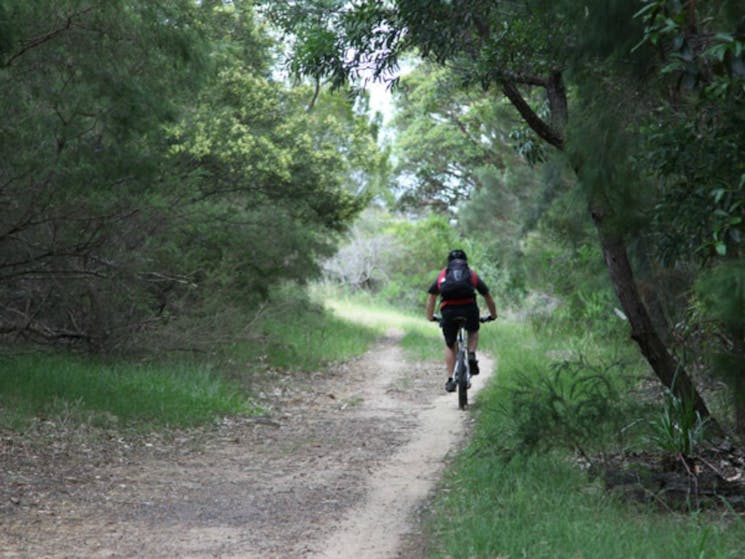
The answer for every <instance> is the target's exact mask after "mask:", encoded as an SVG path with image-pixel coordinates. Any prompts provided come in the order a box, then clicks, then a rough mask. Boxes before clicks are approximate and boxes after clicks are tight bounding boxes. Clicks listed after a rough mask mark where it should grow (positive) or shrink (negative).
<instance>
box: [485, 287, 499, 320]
mask: <svg viewBox="0 0 745 559" xmlns="http://www.w3.org/2000/svg"><path fill="white" fill-rule="evenodd" d="M484 301H486V306H487V308H488V309H489V314H490V315H491V317H492V318H497V304H496V303H495V302H494V297H492V296H491V293H487V294H486V295H484Z"/></svg>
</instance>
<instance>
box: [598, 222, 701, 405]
mask: <svg viewBox="0 0 745 559" xmlns="http://www.w3.org/2000/svg"><path fill="white" fill-rule="evenodd" d="M591 213H592V219H593V221H594V223H595V227H596V228H597V230H598V233H599V235H600V241H601V244H602V247H603V256H604V258H605V264H606V266H607V268H608V273H609V274H610V279H611V283H612V284H613V289H614V290H615V292H616V296H617V297H618V300H619V301H620V303H621V307H622V308H623V312H624V313H625V314H626V318H627V319H628V321H629V325H630V326H631V338H632V339H633V340H634V341H635V342H636V343H637V344H638V345H639V349H640V350H641V352H642V355H644V357H645V358H646V359H647V361H648V362H649V364H650V366H651V367H652V370H653V371H654V372H655V374H656V375H657V377H658V378H659V379H660V381H662V383H663V384H664V385H665V386H666V387H668V388H669V389H670V390H672V391H673V392H674V393H675V394H676V395H677V396H678V397H679V398H680V399H681V400H683V401H684V402H690V401H691V399H693V405H694V409H695V410H696V411H697V412H698V413H699V414H701V417H710V416H711V414H710V413H709V410H708V408H707V407H706V403H705V402H704V400H703V398H702V397H701V395H700V394H699V393H698V390H696V387H695V385H694V384H693V382H692V381H691V379H690V377H689V376H688V373H686V371H685V369H684V368H683V366H682V364H681V363H679V362H678V361H677V360H676V359H675V358H674V357H673V356H672V355H671V354H670V352H669V351H668V350H667V347H666V346H665V344H664V343H663V342H662V339H661V338H660V336H659V334H658V333H657V330H656V329H655V327H654V325H653V324H652V319H651V318H650V316H649V312H648V311H647V308H646V307H645V306H644V302H643V301H642V298H641V296H640V295H639V291H638V289H637V288H636V282H635V280H634V273H633V271H632V270H631V264H630V262H629V257H628V253H627V251H626V243H625V242H624V241H623V239H622V238H621V236H620V235H618V234H616V233H613V232H609V231H608V226H607V224H606V223H604V220H603V217H604V215H603V212H602V211H599V210H597V209H594V210H592V209H591Z"/></svg>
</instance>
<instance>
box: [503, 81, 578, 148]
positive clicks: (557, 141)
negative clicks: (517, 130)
mask: <svg viewBox="0 0 745 559" xmlns="http://www.w3.org/2000/svg"><path fill="white" fill-rule="evenodd" d="M502 91H503V92H504V94H505V95H506V96H507V98H508V99H509V100H510V102H511V103H512V104H513V105H514V107H515V108H516V109H517V111H518V112H519V113H520V116H522V117H523V119H524V120H525V122H526V123H527V124H528V126H530V128H531V129H532V130H533V131H534V132H535V133H536V134H538V136H540V137H541V138H542V139H543V140H545V141H546V142H548V143H549V144H551V145H552V146H554V147H555V148H557V149H560V150H563V149H564V137H563V136H562V134H561V133H560V132H559V131H557V130H556V129H554V128H553V127H552V126H551V125H549V124H548V123H547V122H545V121H544V120H543V119H542V118H541V117H539V116H538V115H537V114H536V113H535V111H534V110H533V109H532V108H531V107H530V105H528V103H527V101H525V98H523V96H522V94H521V93H520V91H519V90H518V89H517V87H516V86H515V84H514V83H512V82H509V81H505V82H504V83H502Z"/></svg>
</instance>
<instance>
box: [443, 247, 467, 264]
mask: <svg viewBox="0 0 745 559" xmlns="http://www.w3.org/2000/svg"><path fill="white" fill-rule="evenodd" d="M453 260H468V257H467V256H466V253H465V252H463V251H462V250H460V249H459V248H457V249H455V250H451V251H450V254H448V262H452V261H453Z"/></svg>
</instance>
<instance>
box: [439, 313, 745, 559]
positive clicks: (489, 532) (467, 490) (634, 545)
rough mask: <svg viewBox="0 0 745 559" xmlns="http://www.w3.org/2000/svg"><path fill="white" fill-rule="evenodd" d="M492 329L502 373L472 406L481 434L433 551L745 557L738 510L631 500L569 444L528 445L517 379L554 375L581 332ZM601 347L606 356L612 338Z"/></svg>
mask: <svg viewBox="0 0 745 559" xmlns="http://www.w3.org/2000/svg"><path fill="white" fill-rule="evenodd" d="M482 331H483V333H482V337H481V347H482V349H485V350H487V351H489V352H490V353H492V355H494V356H495V357H496V358H497V363H498V368H497V374H496V377H495V378H494V379H493V382H492V383H491V384H490V386H489V387H488V388H487V389H486V390H484V391H482V392H481V393H480V394H479V397H478V399H477V403H476V406H475V408H474V410H473V411H472V413H475V414H476V416H477V425H476V430H475V433H474V438H473V440H472V442H471V444H470V446H469V447H468V448H467V449H465V450H464V452H463V453H462V454H461V455H460V456H459V457H458V458H457V459H456V460H455V461H454V463H453V464H452V465H451V467H450V468H449V471H448V474H447V476H446V479H445V481H444V482H443V485H442V487H441V488H440V491H439V492H438V495H439V496H438V497H437V498H436V499H435V501H434V503H433V507H432V512H431V517H430V519H429V525H428V532H429V534H430V536H431V537H430V545H429V548H428V557H432V558H454V557H467V558H469V559H480V558H490V559H493V558H502V557H504V558H506V557H510V558H515V557H530V558H531V559H540V558H547V559H548V558H551V559H556V558H595V557H603V558H609V559H612V558H619V559H621V558H623V559H626V558H636V557H639V558H680V557H696V558H732V559H734V558H736V557H745V523H743V521H742V519H740V518H739V517H737V516H736V515H731V514H726V513H713V512H711V513H703V512H701V513H691V514H680V513H670V512H666V511H663V510H661V509H658V508H654V507H652V506H646V505H641V504H631V503H628V502H624V501H622V500H621V499H620V498H619V497H617V496H614V495H612V494H609V493H608V492H607V491H605V489H604V488H603V487H602V486H601V485H600V484H599V483H596V482H592V481H590V480H589V479H588V476H587V475H586V474H585V473H583V472H582V471H580V470H579V468H578V467H577V466H576V464H574V463H573V460H572V455H571V454H570V452H569V451H567V450H561V449H555V448H553V449H549V450H540V449H539V450H538V451H534V452H522V451H521V450H520V449H519V446H520V443H521V441H520V440H518V438H517V436H518V435H524V434H525V432H524V431H519V430H516V429H515V422H516V421H519V420H520V418H515V417H510V415H509V414H505V413H504V411H505V410H513V411H515V410H514V408H511V407H510V402H508V401H506V400H507V399H508V398H510V397H511V396H514V393H511V392H510V390H509V389H508V387H509V386H511V385H513V386H514V383H515V381H516V379H518V378H525V377H526V376H528V377H529V376H533V377H536V378H537V377H539V376H540V375H546V374H547V371H550V364H551V362H553V361H556V359H557V356H559V359H563V358H565V357H567V356H568V352H567V348H569V347H571V342H569V341H567V340H556V339H553V340H552V339H538V338H536V337H535V336H534V335H533V334H532V333H531V331H530V329H529V328H526V327H524V326H522V325H516V324H509V323H505V322H501V323H495V324H492V325H488V328H484V329H482ZM592 349H593V348H589V347H587V346H585V347H583V348H582V351H583V352H592ZM594 349H595V353H596V356H595V357H598V358H601V357H603V355H602V354H603V351H604V350H603V348H594ZM515 413H517V412H515ZM546 432H548V433H549V434H550V430H549V431H546ZM543 436H545V432H544V433H543ZM534 450H535V448H534Z"/></svg>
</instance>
